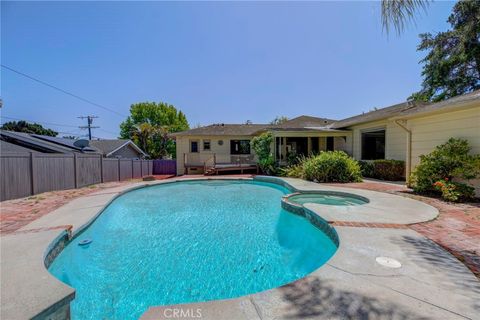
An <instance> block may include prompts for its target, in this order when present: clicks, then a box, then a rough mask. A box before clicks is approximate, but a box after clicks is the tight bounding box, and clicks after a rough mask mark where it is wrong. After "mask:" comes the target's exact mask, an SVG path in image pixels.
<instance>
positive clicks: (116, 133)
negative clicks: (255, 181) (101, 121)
mask: <svg viewBox="0 0 480 320" xmlns="http://www.w3.org/2000/svg"><path fill="white" fill-rule="evenodd" d="M98 130H100V131H103V132H106V133H111V134H115V135H118V132H113V131H108V130H105V129H102V128H98Z"/></svg>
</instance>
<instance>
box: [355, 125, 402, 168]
mask: <svg viewBox="0 0 480 320" xmlns="http://www.w3.org/2000/svg"><path fill="white" fill-rule="evenodd" d="M349 129H350V130H352V131H353V150H352V154H353V157H354V158H355V159H357V160H361V159H362V132H364V131H372V130H375V129H385V159H395V160H403V161H405V160H406V156H407V153H406V150H407V149H406V148H407V134H406V132H405V131H404V130H403V129H402V128H400V127H399V126H398V125H397V124H396V123H395V122H393V121H386V120H384V121H374V122H368V123H364V124H360V125H356V126H352V127H349ZM347 144H348V143H347Z"/></svg>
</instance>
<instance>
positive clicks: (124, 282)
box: [49, 180, 337, 319]
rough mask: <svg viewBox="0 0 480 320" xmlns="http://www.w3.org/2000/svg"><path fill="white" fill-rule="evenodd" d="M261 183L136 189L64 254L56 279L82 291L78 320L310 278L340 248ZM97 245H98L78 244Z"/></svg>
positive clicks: (135, 313) (74, 307) (75, 309)
mask: <svg viewBox="0 0 480 320" xmlns="http://www.w3.org/2000/svg"><path fill="white" fill-rule="evenodd" d="M287 193H289V191H288V190H287V189H286V188H283V187H281V186H279V185H276V184H270V183H266V182H257V181H233V180H229V181H220V180H211V181H188V182H187V181H185V182H175V183H168V184H162V185H157V186H150V187H147V188H141V189H137V190H133V191H130V192H128V193H126V194H124V195H122V196H120V197H118V198H117V199H116V200H114V201H113V202H112V203H111V204H110V205H109V206H108V207H107V208H106V209H105V210H104V211H103V213H102V214H101V215H100V216H99V217H98V218H97V220H96V221H95V222H94V223H93V224H92V225H91V226H89V227H88V228H87V229H86V230H85V231H84V232H82V233H81V234H80V235H79V236H77V237H76V238H74V239H73V240H72V242H71V243H70V244H69V245H67V246H66V247H65V249H64V250H63V251H62V252H61V253H60V255H59V256H58V257H57V258H56V259H55V260H54V261H53V263H52V265H51V266H50V268H49V270H50V272H51V273H52V274H53V275H55V276H56V277H57V278H58V279H60V280H61V281H63V282H64V283H66V284H68V285H70V286H72V287H74V288H75V289H76V298H75V300H74V301H73V302H72V304H71V312H72V318H73V319H102V318H108V319H137V318H138V317H139V316H140V315H141V314H142V313H143V312H144V311H146V310H147V309H148V307H149V306H154V305H167V304H178V303H189V302H200V301H209V300H216V299H226V298H234V297H238V296H242V295H246V294H251V293H255V292H259V291H263V290H266V289H270V288H274V287H278V286H280V285H283V284H286V283H288V282H291V281H294V280H296V279H299V278H302V277H304V276H305V275H307V274H308V273H310V272H312V271H314V270H315V269H317V268H318V267H320V266H321V265H322V264H324V263H325V262H326V261H327V260H328V259H329V258H330V257H331V256H332V255H333V254H334V253H335V251H336V249H337V246H336V245H335V243H334V242H333V241H332V240H331V239H330V238H329V237H328V236H327V235H326V234H325V233H323V232H322V231H320V229H318V228H317V227H315V226H314V225H312V224H311V223H310V222H308V221H307V220H306V219H305V218H303V217H300V216H297V215H294V214H291V213H289V212H287V211H285V210H283V209H282V208H281V205H280V199H281V197H282V196H283V195H285V194H287ZM85 239H90V240H92V242H91V243H90V244H87V245H84V246H80V245H79V243H80V242H81V241H83V240H85Z"/></svg>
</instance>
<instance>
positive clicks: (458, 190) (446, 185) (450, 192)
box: [433, 180, 475, 202]
mask: <svg viewBox="0 0 480 320" xmlns="http://www.w3.org/2000/svg"><path fill="white" fill-rule="evenodd" d="M433 186H434V188H435V189H436V190H438V191H440V192H441V193H442V198H443V199H445V200H447V201H452V202H460V201H468V200H471V199H473V198H474V197H475V188H473V187H471V186H469V185H466V184H465V183H459V182H452V181H448V180H439V181H437V182H435V183H434V184H433Z"/></svg>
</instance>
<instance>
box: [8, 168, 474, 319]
mask: <svg viewBox="0 0 480 320" xmlns="http://www.w3.org/2000/svg"><path fill="white" fill-rule="evenodd" d="M203 179H205V178H203ZM214 179H217V177H215V178H214ZM282 180H283V181H285V182H287V183H289V184H290V185H292V186H293V187H294V188H295V189H299V190H333V191H341V192H347V193H352V194H358V195H361V196H365V197H367V198H369V199H373V198H372V197H377V199H382V201H380V203H376V202H375V201H372V202H371V203H370V204H367V205H371V208H370V209H371V211H365V212H364V213H362V212H359V211H355V210H349V211H348V212H343V211H341V210H340V211H338V210H336V209H337V207H336V208H332V207H331V206H328V208H323V207H324V206H321V207H320V208H317V207H309V209H310V210H312V211H314V212H316V213H318V214H319V215H320V216H322V217H323V218H325V219H327V220H331V221H343V222H349V221H354V222H366V223H395V224H407V223H412V222H411V221H414V222H420V221H426V220H430V219H433V218H434V217H435V216H436V215H437V214H438V211H436V209H434V208H432V207H430V206H427V205H425V204H423V203H421V202H416V201H413V200H410V199H405V198H402V197H400V196H395V195H389V194H383V193H378V192H374V191H364V190H352V189H347V188H341V187H336V186H335V187H330V186H324V185H319V184H315V183H311V182H306V181H302V180H298V179H282ZM172 181H185V179H172V180H168V181H152V182H141V183H135V184H132V185H128V186H120V187H118V188H113V189H109V190H102V191H100V192H97V193H93V194H90V195H88V196H84V197H81V198H78V199H75V200H73V201H71V202H70V203H68V204H66V205H65V206H63V207H61V208H59V209H57V210H55V211H53V212H51V213H49V214H47V215H45V216H43V217H41V218H39V219H37V220H35V221H33V222H32V223H30V224H28V225H26V226H24V227H23V228H21V229H19V230H18V231H17V232H15V233H13V234H10V235H6V236H2V238H1V240H2V241H1V247H2V248H1V249H2V265H1V267H2V268H1V269H2V270H1V275H2V284H1V290H2V301H1V310H2V311H1V316H2V318H5V319H25V318H32V317H35V316H38V315H39V314H40V315H47V314H48V313H49V312H51V311H54V309H55V308H56V310H57V313H56V315H58V316H59V319H61V318H62V316H63V315H66V314H67V312H68V302H69V301H70V300H71V299H73V298H74V290H73V289H72V288H70V287H68V286H66V285H64V284H63V283H61V282H60V281H58V280H57V279H56V278H54V277H53V276H52V275H50V273H49V272H48V271H47V270H46V268H45V265H44V258H45V253H46V251H47V248H48V246H49V245H50V244H51V243H52V242H53V241H54V240H55V239H56V238H58V236H59V235H61V234H62V232H64V230H65V225H71V226H72V232H73V233H75V232H78V230H80V229H81V227H82V226H83V225H85V224H86V223H88V222H89V221H91V220H92V219H94V218H95V216H96V215H98V214H99V212H101V210H102V209H103V208H104V207H105V206H106V205H108V203H109V202H110V201H112V199H114V198H115V197H116V196H118V195H119V194H121V193H122V192H125V191H127V190H130V189H132V188H135V187H140V186H143V185H149V184H161V183H166V182H167V183H168V182H172ZM279 201H280V199H279ZM382 202H384V204H383V205H382V204H381V203H382ZM417 204H418V206H417ZM332 209H333V210H332ZM363 209H364V208H362V210H363ZM326 211H328V215H327V213H326ZM385 212H388V213H387V215H389V217H390V218H391V220H389V219H386V218H385V216H384V215H385ZM342 219H343V220H342ZM350 219H352V220H350ZM362 219H363V220H362ZM335 229H336V230H337V232H338V234H339V237H340V247H339V249H338V251H337V253H336V254H335V256H334V257H333V258H332V259H330V260H329V262H328V263H327V264H326V265H324V266H322V267H321V268H320V269H318V270H316V271H315V272H313V273H312V274H310V275H309V276H308V277H306V278H304V279H301V280H298V281H296V282H294V283H292V284H289V285H287V286H284V287H280V288H276V289H272V290H268V291H264V292H261V293H257V294H253V295H249V296H246V297H241V298H238V299H230V300H222V301H212V302H206V303H199V304H194V305H183V308H186V309H189V308H197V307H199V308H201V313H202V318H203V319H214V318H217V319H225V317H228V318H229V319H256V318H258V319H273V318H290V319H296V318H301V317H303V318H318V319H324V318H328V319H337V318H338V319H357V318H362V317H363V318H378V319H381V318H385V319H392V318H400V319H408V318H415V319H418V318H425V319H429V318H432V319H454V318H459V319H461V318H466V319H474V318H475V317H476V315H477V314H479V313H480V283H479V282H478V280H477V279H476V278H475V276H474V275H473V274H472V273H471V272H470V271H469V270H468V269H467V268H466V267H464V266H463V265H462V264H461V263H460V262H459V261H458V260H457V259H456V258H454V257H453V256H452V255H450V254H449V253H447V252H446V251H444V250H443V249H441V248H440V247H439V246H438V245H436V244H435V243H433V242H431V241H429V240H427V239H426V238H424V237H422V236H421V235H419V234H418V233H416V232H415V231H412V230H408V229H397V228H376V229H374V230H373V229H371V228H351V227H343V226H336V227H335ZM379 256H386V257H391V258H394V259H397V260H398V261H400V262H401V263H402V267H401V268H399V269H390V268H386V267H383V266H380V265H379V264H377V263H376V262H375V258H376V257H379ZM52 306H54V308H53V309H52V308H51V307H52ZM177 307H178V306H177ZM169 309H172V307H171V306H170V307H152V308H150V309H149V310H148V311H147V312H146V313H145V314H144V316H143V318H144V319H161V318H166V319H168V318H169V317H168V316H169V314H168V313H165V312H166V311H167V310H169ZM42 312H43V314H42ZM171 316H172V314H170V318H171ZM197 319H198V317H197Z"/></svg>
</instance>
